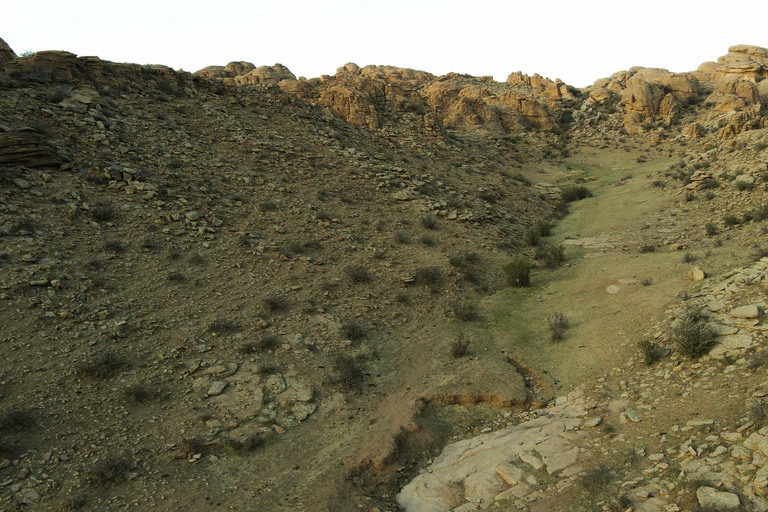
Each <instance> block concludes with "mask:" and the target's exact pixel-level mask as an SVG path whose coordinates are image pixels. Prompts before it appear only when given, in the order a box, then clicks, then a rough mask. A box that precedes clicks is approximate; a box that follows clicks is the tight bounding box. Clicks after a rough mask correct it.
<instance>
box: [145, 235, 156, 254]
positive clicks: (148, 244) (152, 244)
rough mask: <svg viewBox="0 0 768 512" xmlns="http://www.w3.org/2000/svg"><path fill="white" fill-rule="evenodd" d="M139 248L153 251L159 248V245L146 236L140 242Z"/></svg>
mask: <svg viewBox="0 0 768 512" xmlns="http://www.w3.org/2000/svg"><path fill="white" fill-rule="evenodd" d="M141 248H142V249H144V250H145V251H150V252H154V251H156V250H157V249H158V248H159V245H158V244H157V242H155V241H154V240H152V239H150V238H146V239H144V240H143V241H142V242H141Z"/></svg>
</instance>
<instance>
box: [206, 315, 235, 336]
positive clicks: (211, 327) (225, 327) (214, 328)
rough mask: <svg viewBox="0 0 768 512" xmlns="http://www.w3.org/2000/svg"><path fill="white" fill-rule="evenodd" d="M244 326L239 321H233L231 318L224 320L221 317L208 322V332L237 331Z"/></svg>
mask: <svg viewBox="0 0 768 512" xmlns="http://www.w3.org/2000/svg"><path fill="white" fill-rule="evenodd" d="M242 328H243V327H242V326H241V325H240V324H239V323H237V322H233V321H231V320H224V319H221V318H217V319H216V320H214V321H213V322H211V323H210V324H208V332H213V333H216V334H225V333H229V332H237V331H239V330H241V329H242Z"/></svg>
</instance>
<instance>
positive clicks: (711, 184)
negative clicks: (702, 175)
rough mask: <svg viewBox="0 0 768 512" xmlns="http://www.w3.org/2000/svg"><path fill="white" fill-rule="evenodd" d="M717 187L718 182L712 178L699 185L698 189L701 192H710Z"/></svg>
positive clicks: (718, 185)
mask: <svg viewBox="0 0 768 512" xmlns="http://www.w3.org/2000/svg"><path fill="white" fill-rule="evenodd" d="M719 187H720V182H719V181H717V180H716V179H714V178H707V179H705V180H704V181H702V182H701V185H699V189H701V190H712V189H715V188H719Z"/></svg>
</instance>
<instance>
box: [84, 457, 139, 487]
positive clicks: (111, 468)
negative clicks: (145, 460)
mask: <svg viewBox="0 0 768 512" xmlns="http://www.w3.org/2000/svg"><path fill="white" fill-rule="evenodd" d="M130 469H131V465H130V464H129V463H128V461H126V460H125V459H123V458H122V457H115V456H111V457H107V458H105V459H102V460H100V461H99V462H97V463H96V465H95V466H94V467H93V469H92V470H91V471H90V472H89V473H88V482H89V483H91V484H93V485H106V484H117V483H121V482H124V481H125V480H127V476H128V475H127V473H128V470H130Z"/></svg>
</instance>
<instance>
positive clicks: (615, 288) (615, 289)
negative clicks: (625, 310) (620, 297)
mask: <svg viewBox="0 0 768 512" xmlns="http://www.w3.org/2000/svg"><path fill="white" fill-rule="evenodd" d="M605 291H606V292H608V294H610V295H616V294H617V293H619V287H618V286H616V285H615V284H612V285H610V286H609V287H608V288H606V289H605Z"/></svg>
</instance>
